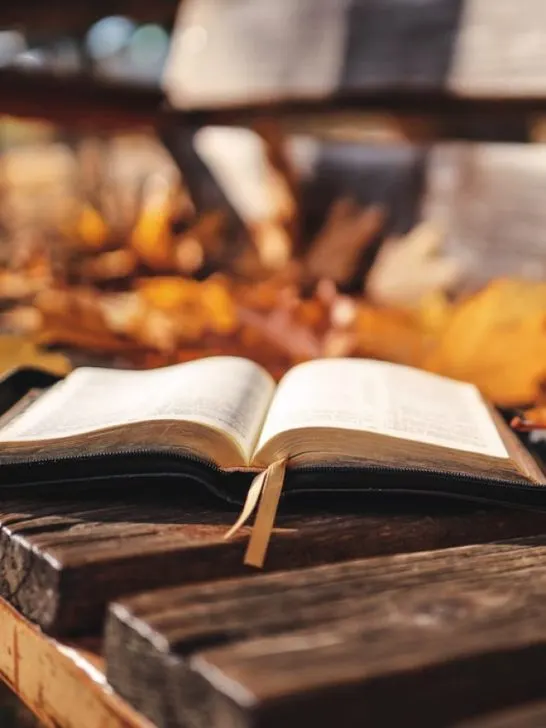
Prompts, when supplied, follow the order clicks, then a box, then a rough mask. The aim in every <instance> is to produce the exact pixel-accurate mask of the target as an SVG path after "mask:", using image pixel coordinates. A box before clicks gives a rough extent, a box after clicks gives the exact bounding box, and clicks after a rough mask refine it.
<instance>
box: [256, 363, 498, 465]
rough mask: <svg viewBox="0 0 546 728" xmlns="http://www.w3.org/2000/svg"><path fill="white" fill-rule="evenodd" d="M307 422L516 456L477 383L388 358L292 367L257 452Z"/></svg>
mask: <svg viewBox="0 0 546 728" xmlns="http://www.w3.org/2000/svg"><path fill="white" fill-rule="evenodd" d="M304 427H333V428H340V429H347V430H362V431H365V432H375V433H379V434H383V435H390V436H392V437H399V438H403V439H406V440H414V441H416V442H422V443H428V444H431V445H439V446H441V447H448V448H454V449H456V450H464V451H467V452H474V453H481V454H484V455H491V456H494V457H504V458H507V457H509V455H508V452H507V451H506V447H505V446H504V443H503V441H502V439H501V437H500V435H499V433H498V431H497V428H496V426H495V424H494V422H493V420H492V418H491V416H490V414H489V412H488V410H487V407H486V405H485V403H484V401H483V400H482V398H481V396H480V394H479V392H478V390H477V389H476V388H475V387H474V385H472V384H466V383H463V382H456V381H453V380H451V379H446V378H445V377H440V376H437V375H435V374H429V373H428V372H423V371H419V370H417V369H413V368H411V367H406V366H401V365H399V364H388V363H386V362H379V361H372V360H363V359H360V360H359V359H321V360H317V361H314V362H309V363H307V364H300V365H299V366H298V367H296V368H295V369H292V371H290V372H289V373H288V374H287V375H286V376H285V377H284V378H283V379H282V380H281V383H280V384H279V386H278V388H277V392H276V394H275V397H274V399H273V402H272V404H271V408H270V410H269V413H268V415H267V418H266V421H265V423H264V427H263V430H262V434H261V436H260V441H259V443H258V450H259V449H260V448H261V447H262V446H263V445H264V444H265V443H266V442H267V441H268V440H270V439H271V438H272V437H274V436H275V435H277V434H279V433H281V432H284V431H286V430H289V429H295V428H304Z"/></svg>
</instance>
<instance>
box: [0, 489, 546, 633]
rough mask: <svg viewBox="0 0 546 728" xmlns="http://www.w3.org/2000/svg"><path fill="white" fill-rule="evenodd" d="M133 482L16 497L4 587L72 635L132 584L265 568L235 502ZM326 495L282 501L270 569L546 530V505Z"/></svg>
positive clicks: (3, 528)
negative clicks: (250, 560)
mask: <svg viewBox="0 0 546 728" xmlns="http://www.w3.org/2000/svg"><path fill="white" fill-rule="evenodd" d="M122 491H123V489H121V491H120V490H118V491H117V492H114V489H113V488H111V489H110V492H109V493H106V494H102V495H101V494H99V495H97V494H96V493H95V494H93V495H90V496H89V497H88V498H87V499H86V498H85V496H84V495H82V496H81V497H79V498H78V497H74V498H71V499H67V498H63V497H60V496H59V495H57V496H54V495H53V494H49V495H43V496H40V497H39V496H36V495H35V496H33V498H31V499H28V498H27V499H23V498H14V499H12V500H11V501H8V500H4V502H3V504H2V513H1V514H0V549H1V551H2V555H3V558H2V560H1V561H0V594H1V595H3V596H4V597H5V598H7V599H8V600H9V601H10V602H11V603H12V604H14V605H15V606H16V607H17V608H18V609H20V610H21V611H22V613H23V614H25V615H26V616H28V617H29V618H31V619H32V620H34V621H36V622H38V623H39V624H40V625H41V626H42V627H43V628H44V629H46V630H48V631H49V632H52V633H57V634H71V633H77V632H81V631H82V630H87V631H88V630H90V629H93V628H94V629H96V628H98V627H100V623H101V619H102V615H103V613H104V609H105V605H106V604H107V602H108V601H110V600H112V599H115V598H117V597H120V596H121V595H124V594H130V593H135V592H138V591H142V590H147V589H153V588H158V587H163V586H170V585H176V584H185V583H194V582H197V581H205V580H207V579H219V578H223V577H229V576H237V575H245V574H246V575H249V574H255V572H254V571H253V570H251V569H248V568H247V567H244V566H243V564H242V560H243V553H244V548H245V535H244V534H242V535H241V538H239V539H236V540H235V541H233V542H225V541H223V538H222V537H223V535H224V533H225V532H226V530H227V527H228V526H229V525H231V523H232V522H233V519H234V512H231V511H225V510H221V509H218V504H217V503H216V502H214V503H212V504H211V502H210V501H209V502H207V501H202V500H201V501H199V499H198V498H197V496H194V495H193V494H191V493H188V492H186V493H185V494H184V493H174V492H173V491H172V489H170V490H169V489H168V488H167V489H163V490H162V489H157V488H155V489H154V492H153V494H150V493H149V492H148V493H146V491H145V490H144V491H132V492H130V493H129V492H127V491H125V492H122ZM330 501H331V499H330ZM322 503H324V507H323V506H322V505H321V501H320V500H319V501H318V502H317V503H316V504H315V506H314V508H312V509H311V510H310V509H309V504H308V503H301V504H300V505H298V504H297V503H293V504H292V505H291V506H290V508H289V509H288V508H287V509H286V511H285V512H284V513H283V512H281V514H280V516H279V519H278V524H277V525H278V529H277V531H276V532H275V534H274V536H273V539H272V543H271V548H270V551H269V554H268V559H267V562H266V568H267V569H268V570H279V569H286V568H294V567H303V566H311V565H315V564H321V563H328V562H337V561H342V560H344V559H350V558H357V557H359V556H374V555H378V554H388V553H397V552H403V551H416V550H422V549H434V548H443V547H446V546H453V545H459V544H467V543H482V542H485V541H491V540H494V539H499V538H500V539H506V538H510V537H515V536H525V535H531V534H538V533H543V532H546V513H541V512H529V511H518V510H508V509H502V508H494V509H487V508H479V507H476V506H472V505H468V504H466V505H464V504H459V503H457V502H450V501H442V500H439V501H434V500H432V501H431V500H424V501H421V500H419V499H411V498H410V499H405V500H404V499H397V503H396V504H393V502H392V497H390V498H386V499H383V500H381V499H377V498H376V499H373V498H363V499H362V500H361V501H356V502H355V500H354V499H352V500H348V501H347V500H346V501H345V502H344V501H343V499H339V500H338V501H337V503H336V505H335V506H334V510H332V503H331V502H330V503H326V502H325V501H322Z"/></svg>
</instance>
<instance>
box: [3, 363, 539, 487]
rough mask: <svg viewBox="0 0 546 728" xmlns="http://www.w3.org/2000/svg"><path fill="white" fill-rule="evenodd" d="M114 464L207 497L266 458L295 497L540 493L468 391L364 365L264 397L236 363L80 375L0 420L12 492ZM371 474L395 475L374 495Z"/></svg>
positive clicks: (490, 415)
mask: <svg viewBox="0 0 546 728" xmlns="http://www.w3.org/2000/svg"><path fill="white" fill-rule="evenodd" d="M120 455H123V456H124V462H125V463H127V464H128V463H129V462H130V461H131V459H132V458H134V459H138V461H139V462H140V463H141V464H142V463H145V462H146V458H147V457H149V458H151V459H150V462H152V460H153V458H155V460H153V462H154V463H157V468H158V469H159V472H160V473H162V474H180V475H185V474H186V473H188V472H189V471H191V472H190V473H189V474H192V473H193V472H194V471H195V469H196V468H197V470H199V472H200V478H201V479H202V480H204V481H206V480H207V475H206V473H207V472H208V473H210V475H209V477H210V479H211V483H212V480H213V479H215V484H216V487H217V488H219V489H220V490H222V486H221V479H219V478H218V477H217V476H218V473H219V472H221V471H224V472H226V471H244V470H249V469H250V470H261V469H264V468H266V467H267V466H268V465H270V464H271V463H273V462H275V461H277V460H279V459H287V462H288V472H289V477H288V485H289V487H290V488H292V489H296V490H297V489H298V488H299V489H301V490H312V489H313V488H314V487H317V488H321V487H323V488H327V489H336V488H337V487H339V488H344V487H350V488H363V489H365V488H370V487H375V485H376V484H377V483H378V484H379V487H386V485H388V486H389V487H393V488H396V489H404V488H406V487H407V488H409V489H416V490H423V489H427V488H429V489H430V488H431V487H432V488H434V487H435V488H436V489H437V490H438V491H440V492H442V491H443V492H450V491H459V492H460V493H463V494H466V495H470V496H473V495H475V496H476V497H487V494H488V491H487V490H484V489H483V488H482V489H479V488H478V487H477V485H476V484H479V483H489V484H490V485H493V484H495V483H498V484H502V485H503V487H504V486H506V485H521V486H535V485H543V484H546V479H545V477H544V475H543V474H542V471H541V470H540V469H539V467H538V466H537V464H536V463H535V461H534V460H533V459H532V457H531V456H530V455H529V453H528V452H527V451H526V450H525V449H524V448H523V447H522V446H521V444H520V443H519V440H518V439H517V437H516V436H515V435H514V434H513V433H512V432H511V431H510V430H509V428H508V427H507V426H506V425H505V423H504V422H503V420H502V419H501V418H500V417H499V416H498V414H497V413H496V412H495V411H494V410H493V409H492V408H491V407H489V406H488V405H487V404H486V403H485V402H484V400H483V399H482V397H481V395H480V394H479V392H478V391H477V390H476V388H475V387H474V386H473V385H470V384H465V383H461V382H455V381H452V380H449V379H445V378H443V377H439V376H437V375H434V374H429V373H426V372H422V371H419V370H416V369H412V368H409V367H405V366H400V365H396V364H388V363H385V362H379V361H372V360H362V359H360V360H359V359H324V360H317V361H312V362H308V363H305V364H300V365H299V366H296V367H295V368H294V369H292V370H291V371H290V372H288V374H287V375H286V376H285V377H284V378H283V379H282V380H281V382H280V383H279V384H278V386H276V385H275V382H274V381H273V379H272V378H271V377H270V376H269V374H268V373H267V372H266V371H265V370H264V369H262V368H261V367H260V366H258V365H257V364H255V363H254V362H252V361H249V360H247V359H241V358H237V357H211V358H207V359H202V360H199V361H195V362H190V363H186V364H178V365H175V366H171V367H166V368H163V369H155V370H150V371H120V370H110V369H99V368H86V367H85V368H81V369H76V370H75V371H74V372H72V373H71V374H69V375H68V376H67V377H66V378H65V379H63V380H62V381H60V382H58V383H57V384H54V385H53V386H52V387H51V388H49V389H48V390H47V391H46V392H45V393H42V394H41V395H40V396H39V397H38V398H37V399H35V400H34V401H33V402H32V403H31V404H30V405H29V406H28V407H27V408H26V409H23V410H22V411H21V412H20V413H19V414H18V415H16V416H14V417H11V419H8V420H7V422H6V423H5V424H4V426H3V427H2V421H0V465H3V466H4V468H6V467H8V470H4V472H5V473H6V474H7V473H8V472H9V473H12V472H13V466H14V465H17V464H22V465H24V468H23V470H21V472H20V475H19V478H20V479H21V481H22V482H24V480H25V479H32V478H34V477H36V473H38V471H40V468H41V471H43V472H47V473H49V475H48V477H49V478H50V479H51V478H52V477H53V476H52V470H51V467H49V468H48V467H47V466H48V464H49V465H51V464H53V463H54V464H55V466H56V467H55V473H56V476H55V477H56V478H60V479H63V478H65V476H66V478H67V479H68V476H69V471H70V468H71V463H74V462H76V461H81V460H82V459H85V458H91V460H93V461H94V462H99V461H101V458H102V462H107V461H108V462H111V463H112V462H114V460H115V458H116V457H117V456H118V457H119V456H120ZM158 456H161V458H160V460H158V459H157V458H158ZM159 463H160V464H159ZM190 464H192V468H190ZM10 465H11V466H12V468H11V469H9V466H10ZM33 466H34V467H33ZM38 466H40V467H38ZM142 467H143V472H153V468H154V467H156V466H149V467H144V466H142ZM44 468H45V470H44ZM366 471H370V473H372V472H373V473H375V474H376V476H375V477H371V475H370V476H369V477H366V475H365V473H366ZM78 472H81V467H80V469H79V471H78ZM131 472H132V474H133V475H134V474H135V472H139V470H138V468H136V469H135V468H132V469H131ZM116 473H117V474H118V475H119V474H120V473H121V474H122V471H121V470H120V468H119V466H118V467H117V468H116ZM213 473H214V474H215V475H214V478H213ZM298 473H299V477H298ZM97 474H98V473H97ZM384 474H394V475H396V474H398V475H396V477H395V478H394V479H391V480H389V483H388V484H386V481H385V479H384V478H383V479H381V476H382V475H384ZM404 474H405V475H404ZM86 475H87V476H88V477H89V476H92V475H93V472H89V471H87V472H86ZM104 475H105V476H107V475H108V467H107V466H104ZM428 476H433V477H432V481H431V482H432V485H430V484H429V485H428V486H427V485H426V483H427V482H429V481H430V477H428ZM377 478H380V480H379V481H378V480H377ZM231 480H232V479H231ZM4 482H6V479H5V478H4ZM226 482H227V481H226ZM457 482H459V485H458V486H457V485H456V483H457ZM471 482H472V483H474V485H470V486H469V485H468V484H469V483H471ZM434 483H436V485H435V486H434ZM464 484H467V486H466V488H465V487H464ZM503 492H504V491H503ZM226 495H228V496H229V493H226ZM498 496H499V493H498V492H497V493H496V494H495V497H496V498H498ZM492 497H493V496H492Z"/></svg>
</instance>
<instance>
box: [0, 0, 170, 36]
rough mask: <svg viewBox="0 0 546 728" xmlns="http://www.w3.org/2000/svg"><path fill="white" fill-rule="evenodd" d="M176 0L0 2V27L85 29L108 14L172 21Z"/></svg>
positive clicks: (138, 18) (62, 30) (148, 20)
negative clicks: (0, 4)
mask: <svg viewBox="0 0 546 728" xmlns="http://www.w3.org/2000/svg"><path fill="white" fill-rule="evenodd" d="M178 5H179V0H155V1H154V2H153V3H152V2H149V0H84V1H83V2H82V1H81V0H80V2H76V3H74V2H69V1H68V0H52V1H51V2H49V3H47V7H46V6H45V4H44V3H43V2H42V1H41V0H23V2H17V3H2V7H0V26H4V27H9V26H17V27H19V28H20V27H23V28H25V29H30V30H39V31H40V33H44V32H47V31H49V32H55V31H56V32H58V33H65V34H66V33H67V31H70V30H73V29H76V30H85V29H87V28H88V27H89V26H90V25H91V24H92V23H94V22H95V21H96V20H100V19H101V18H105V17H106V16H109V15H126V16H128V17H130V18H132V19H134V20H140V21H142V22H150V21H154V20H155V21H156V22H158V21H172V20H173V18H174V16H175V14H176V10H177V8H178Z"/></svg>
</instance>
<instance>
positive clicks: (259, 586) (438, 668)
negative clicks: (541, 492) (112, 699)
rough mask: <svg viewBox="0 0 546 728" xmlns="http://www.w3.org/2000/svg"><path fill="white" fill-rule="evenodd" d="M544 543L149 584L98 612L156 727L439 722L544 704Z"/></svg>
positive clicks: (116, 676) (138, 701)
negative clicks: (104, 613) (152, 587)
mask: <svg viewBox="0 0 546 728" xmlns="http://www.w3.org/2000/svg"><path fill="white" fill-rule="evenodd" d="M545 596H546V538H545V537H539V538H534V539H528V540H525V539H522V540H519V541H517V542H507V543H504V544H488V545H481V546H469V547H462V548H454V549H445V550H441V551H436V552H423V553H417V554H403V555H398V556H389V557H379V558H376V559H368V560H361V561H353V562H349V563H344V564H337V565H328V566H323V567H320V568H314V569H306V570H301V571H296V572H290V573H280V574H274V575H267V576H263V577H259V578H256V579H253V580H252V581H250V580H248V581H242V580H236V579H234V580H230V581H226V582H223V583H216V584H214V585H203V586H195V587H193V588H189V587H188V588H178V589H171V590H161V591H159V592H155V593H153V592H152V593H149V594H143V595H139V596H137V597H134V598H132V599H130V600H126V601H125V602H123V603H122V604H118V605H114V606H113V607H112V608H111V612H110V617H109V620H108V623H107V630H106V643H105V654H106V659H107V674H108V678H109V680H110V682H111V683H112V684H113V685H114V687H115V688H116V689H117V690H118V691H119V692H120V693H121V694H122V695H123V696H125V697H126V698H127V699H128V700H129V701H130V702H131V703H132V704H133V705H135V706H138V707H139V708H140V709H141V710H142V712H144V713H145V714H146V715H148V716H149V717H150V718H151V719H152V720H154V721H155V722H156V723H157V724H158V725H159V726H169V728H173V727H175V726H188V725H191V726H192V727H195V728H201V727H203V728H204V726H208V727H209V728H214V726H225V725H237V726H238V727H242V726H260V727H262V726H263V727H264V728H265V727H267V728H269V727H270V726H271V727H273V726H278V725H282V726H284V727H285V728H290V727H291V726H300V725H303V724H308V725H316V726H331V725H339V726H340V727H341V726H343V727H345V726H347V727H349V726H350V727H351V728H352V727H353V726H354V727H355V728H356V726H361V725H363V723H366V724H369V725H382V726H383V725H385V726H390V725H393V726H394V725H406V726H415V727H416V728H417V726H421V727H422V726H431V727H432V726H435V727H437V726H447V725H452V724H453V723H455V722H456V721H457V720H459V721H460V720H462V719H466V718H470V717H471V716H474V715H476V714H479V713H483V712H486V711H492V710H496V709H501V708H504V707H509V706H511V705H515V704H517V703H519V702H523V701H528V700H536V699H537V698H539V697H541V696H546V680H545V679H544V668H545V667H546V621H545V620H544V610H543V608H542V605H543V603H544V598H545Z"/></svg>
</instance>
